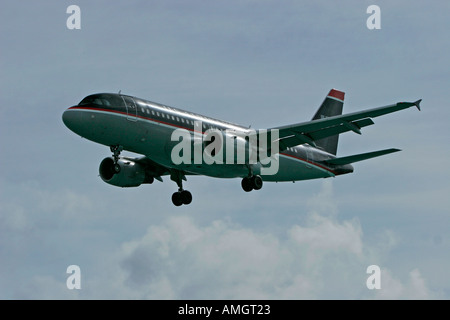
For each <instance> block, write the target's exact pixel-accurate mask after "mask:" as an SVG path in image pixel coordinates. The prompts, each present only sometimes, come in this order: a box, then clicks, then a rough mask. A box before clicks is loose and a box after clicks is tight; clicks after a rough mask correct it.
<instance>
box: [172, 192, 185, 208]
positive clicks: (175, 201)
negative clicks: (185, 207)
mask: <svg viewBox="0 0 450 320" xmlns="http://www.w3.org/2000/svg"><path fill="white" fill-rule="evenodd" d="M172 203H173V204H174V205H175V206H177V207H179V206H181V205H182V204H183V201H182V199H181V192H175V193H174V194H173V195H172Z"/></svg>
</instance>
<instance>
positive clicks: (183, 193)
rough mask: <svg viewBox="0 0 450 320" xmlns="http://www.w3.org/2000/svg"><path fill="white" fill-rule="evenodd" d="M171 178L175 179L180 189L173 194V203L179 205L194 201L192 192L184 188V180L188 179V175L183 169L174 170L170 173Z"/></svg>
mask: <svg viewBox="0 0 450 320" xmlns="http://www.w3.org/2000/svg"><path fill="white" fill-rule="evenodd" d="M170 179H171V180H172V181H175V182H176V183H177V185H178V191H177V192H175V193H174V194H172V203H173V204H174V205H175V206H177V207H179V206H181V205H182V204H186V205H188V204H190V203H191V202H192V194H191V193H190V192H189V191H187V190H184V189H183V180H185V181H186V177H185V176H184V174H183V173H182V172H181V171H178V170H172V172H171V173H170Z"/></svg>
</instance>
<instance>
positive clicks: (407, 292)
mask: <svg viewBox="0 0 450 320" xmlns="http://www.w3.org/2000/svg"><path fill="white" fill-rule="evenodd" d="M381 279H382V280H381V290H376V298H378V299H432V298H436V297H437V295H436V294H434V293H432V292H431V291H430V290H429V289H428V287H427V285H426V283H425V279H423V277H422V275H421V274H420V271H419V270H418V269H413V270H412V271H410V272H409V273H408V279H407V281H406V283H402V282H401V281H400V280H399V279H397V278H396V277H394V276H393V275H392V272H391V271H390V270H388V269H382V271H381Z"/></svg>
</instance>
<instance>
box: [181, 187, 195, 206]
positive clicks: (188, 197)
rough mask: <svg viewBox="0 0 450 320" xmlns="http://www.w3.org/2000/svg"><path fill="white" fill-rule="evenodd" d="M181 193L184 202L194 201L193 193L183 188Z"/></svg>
mask: <svg viewBox="0 0 450 320" xmlns="http://www.w3.org/2000/svg"><path fill="white" fill-rule="evenodd" d="M180 194H181V201H182V202H183V204H190V203H191V202H192V194H191V193H190V192H189V191H187V190H183V191H181V192H180Z"/></svg>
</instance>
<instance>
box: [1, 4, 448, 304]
mask: <svg viewBox="0 0 450 320" xmlns="http://www.w3.org/2000/svg"><path fill="white" fill-rule="evenodd" d="M72 4H75V5H78V6H79V8H80V9H81V23H80V26H81V29H79V30H77V29H74V30H71V29H68V28H67V24H66V22H67V20H68V19H69V17H70V14H68V13H66V10H67V8H68V7H69V6H70V5H72ZM374 4H375V5H378V6H379V8H380V21H381V29H378V30H377V29H374V30H370V29H369V28H368V27H367V24H366V21H367V20H368V18H369V17H370V15H371V14H368V13H367V12H366V10H367V8H368V7H369V6H370V5H374ZM448 12H450V4H449V3H448V1H433V2H429V1H414V2H413V3H411V1H406V0H399V1H395V2H394V1H376V0H371V1H356V0H354V1H350V0H344V1H339V2H336V3H330V2H329V1H328V2H326V1H289V0H286V1H270V0H259V1H256V0H240V1H229V0H227V1H222V0H217V1H196V0H192V1H191V0H189V1H173V0H164V1H159V0H158V1H138V0H131V1H116V2H114V4H113V3H111V2H110V1H72V0H71V1H47V0H42V1H10V0H5V1H2V2H1V4H0V21H1V22H0V24H1V28H0V92H1V94H0V146H1V148H2V160H1V164H2V165H1V166H0V298H1V299H449V298H450V277H448V270H450V236H449V235H450V232H449V228H450V198H449V194H450V182H449V181H450V171H449V169H448V164H449V161H450V147H449V144H448V141H447V140H448V137H449V135H450V129H449V126H448V123H449V119H450V107H449V105H448V102H447V95H448V94H447V91H448V87H449V83H450V68H449V60H448V57H449V54H450V37H448V35H447V33H448V30H450V20H449V19H448ZM331 88H336V89H338V90H342V91H345V92H346V96H345V104H344V113H345V112H355V111H360V110H364V109H367V108H372V107H379V106H384V105H388V104H392V103H396V102H399V101H415V100H417V99H423V102H422V105H421V106H422V111H421V112H418V111H417V110H416V109H413V108H410V109H407V110H403V111H400V112H397V113H394V114H390V115H387V116H384V117H380V118H376V119H374V122H375V125H373V126H370V127H367V128H364V130H363V134H362V135H361V136H359V135H356V134H354V133H352V132H350V133H345V134H343V135H341V137H340V140H339V149H338V156H347V155H352V154H357V153H363V152H369V151H375V150H380V149H385V148H399V149H402V152H398V153H395V154H392V155H386V156H383V157H379V158H376V159H372V160H368V161H364V162H360V163H356V164H355V165H354V167H355V172H354V173H353V174H349V175H345V176H340V177H336V178H329V179H321V180H313V181H300V182H296V183H265V184H264V187H263V188H262V189H261V190H259V191H257V192H255V191H254V192H250V193H245V192H244V191H242V189H241V186H240V180H239V179H229V180H228V179H215V178H207V177H189V179H188V181H187V182H186V183H184V186H185V188H186V189H188V190H189V191H191V192H192V194H193V202H192V203H191V204H190V205H189V206H182V207H175V206H173V204H172V203H171V200H170V198H171V195H172V193H173V192H174V191H176V184H175V183H173V182H172V181H170V179H168V178H167V177H166V178H165V179H164V182H163V183H161V182H159V181H155V183H153V184H151V185H143V186H140V187H138V188H129V189H122V188H117V187H114V186H111V185H108V184H106V183H104V182H103V181H102V180H101V179H100V178H99V176H98V166H99V164H100V162H101V160H102V159H103V158H105V157H108V156H110V151H109V148H108V147H106V146H102V145H99V144H96V143H94V142H90V141H88V140H86V139H82V138H80V137H79V136H77V135H76V134H74V133H73V132H71V131H70V130H69V129H67V128H66V127H65V126H64V124H63V123H62V120H61V115H62V113H63V112H64V110H65V109H67V108H68V107H70V106H73V105H76V104H77V103H78V102H79V101H80V100H81V99H82V98H83V97H85V96H87V95H89V94H92V93H98V92H118V91H119V90H121V91H122V93H125V94H128V95H133V96H137V97H140V98H143V99H147V100H151V101H155V102H160V103H163V104H165V105H169V106H173V107H177V108H182V109H186V110H189V111H192V112H196V113H200V114H204V115H207V116H210V117H214V118H219V119H223V120H226V121H230V122H235V123H239V124H242V125H246V126H248V125H251V126H252V127H253V128H270V127H274V126H279V125H286V124H292V123H298V122H303V121H307V120H309V119H311V117H312V116H313V115H314V113H315V111H316V110H317V108H318V107H319V105H320V104H321V103H322V101H323V99H324V98H325V96H326V94H327V93H328V91H329V90H330V89H331ZM123 155H133V154H131V153H126V152H124V153H123ZM71 265H77V266H79V268H80V272H81V275H80V282H81V289H73V290H70V289H69V288H68V287H67V284H66V281H67V279H68V278H69V276H70V275H71V274H69V273H67V268H68V267H69V266H71ZM371 265H377V266H379V267H380V270H381V273H380V280H381V288H380V289H373V290H370V289H369V288H368V287H367V285H366V282H367V280H368V278H369V277H370V276H371V274H369V273H367V268H368V267H369V266H371Z"/></svg>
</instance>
